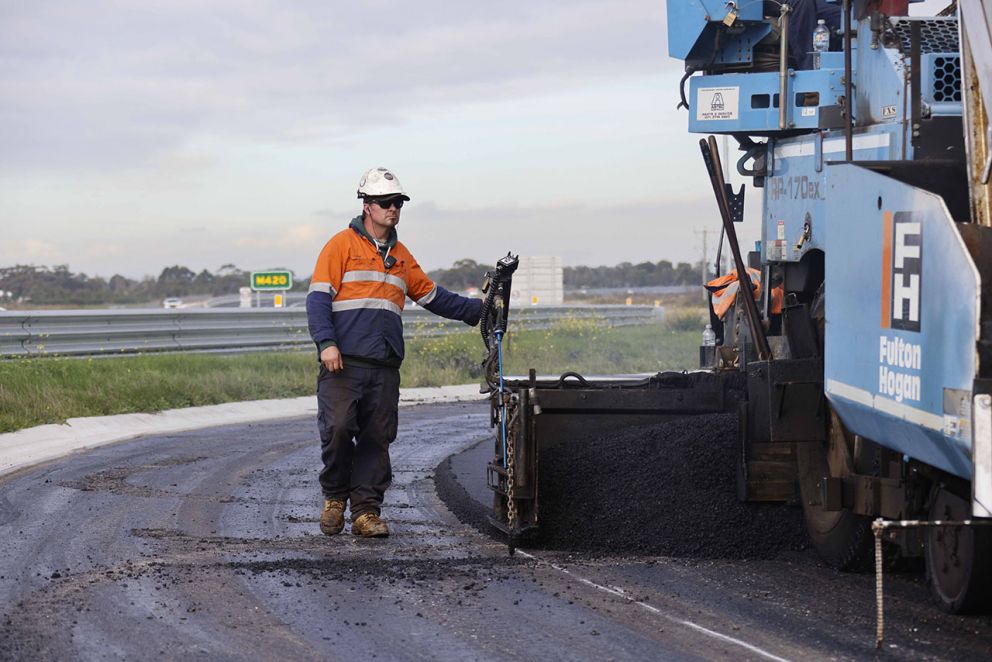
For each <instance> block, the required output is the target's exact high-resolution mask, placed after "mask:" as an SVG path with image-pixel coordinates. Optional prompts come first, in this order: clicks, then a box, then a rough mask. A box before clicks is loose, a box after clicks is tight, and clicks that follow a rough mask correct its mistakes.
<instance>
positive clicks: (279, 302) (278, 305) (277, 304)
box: [273, 294, 282, 308]
mask: <svg viewBox="0 0 992 662" xmlns="http://www.w3.org/2000/svg"><path fill="white" fill-rule="evenodd" d="M273 301H274V303H273V306H275V307H276V308H282V295H281V294H277V295H275V296H274V297H273Z"/></svg>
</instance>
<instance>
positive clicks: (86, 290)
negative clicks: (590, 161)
mask: <svg viewBox="0 0 992 662" xmlns="http://www.w3.org/2000/svg"><path fill="white" fill-rule="evenodd" d="M490 268H491V267H490V266H488V265H485V264H479V263H478V262H476V261H475V260H469V259H465V260H458V261H456V262H455V263H454V264H453V265H452V266H451V268H449V269H435V270H433V271H431V272H429V274H428V275H429V276H430V277H431V279H432V280H434V281H435V282H437V283H438V284H440V285H442V286H443V287H445V288H447V289H449V290H455V291H464V290H467V289H469V288H472V287H479V286H480V285H481V284H482V278H483V276H484V275H485V273H486V271H487V270H488V269H490ZM249 273H250V272H248V271H243V270H241V269H239V268H237V267H235V266H234V265H233V264H225V265H223V266H222V267H220V268H219V269H218V270H217V271H216V272H215V273H211V272H210V271H208V270H206V269H204V270H202V271H200V272H198V273H197V272H195V271H193V270H191V269H189V268H187V267H183V266H179V265H175V266H171V267H166V268H165V269H163V270H162V272H161V273H160V274H159V275H158V277H157V278H156V277H154V276H146V277H145V278H142V279H140V280H135V279H131V278H127V277H125V276H121V275H120V274H116V275H114V276H111V277H110V278H104V277H102V276H88V275H87V274H84V273H74V272H72V271H70V270H69V267H68V265H64V264H62V265H58V266H54V267H39V266H34V265H15V266H13V267H0V293H3V294H6V293H7V292H10V295H9V296H8V297H7V299H6V300H8V301H15V302H16V301H21V302H30V303H32V304H36V305H102V304H136V303H148V302H153V301H156V300H161V299H164V298H166V297H189V296H223V295H227V294H237V293H238V289H239V288H242V287H246V286H247V285H248V280H249ZM309 280H310V278H309V276H307V277H306V278H303V279H297V280H296V281H295V282H294V286H293V289H294V290H297V291H299V290H306V288H307V284H308V283H309ZM564 280H565V289H569V290H574V289H582V288H600V287H649V286H658V285H694V284H696V283H699V281H700V272H699V267H698V266H694V265H691V264H688V263H686V262H680V263H678V264H676V265H673V264H672V263H671V262H669V261H668V260H661V261H660V262H641V263H640V264H631V263H629V262H623V263H621V264H618V265H617V266H615V267H605V266H602V267H581V266H580V267H565V269H564ZM3 300H4V299H2V298H0V301H3Z"/></svg>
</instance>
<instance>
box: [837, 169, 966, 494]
mask: <svg viewBox="0 0 992 662" xmlns="http://www.w3.org/2000/svg"><path fill="white" fill-rule="evenodd" d="M828 171H829V183H828V188H827V190H826V196H825V197H826V201H825V205H824V206H825V210H826V217H827V218H828V219H829V223H827V224H825V228H824V233H825V235H826V237H825V240H824V242H823V243H824V244H825V254H826V282H827V283H828V286H829V290H828V294H827V297H826V346H825V353H826V361H825V365H824V372H825V374H824V378H825V384H824V386H825V391H826V394H827V397H828V398H829V399H830V403H831V405H832V406H833V408H834V409H835V410H836V411H837V413H838V415H839V416H840V418H841V420H843V421H844V423H845V424H846V425H847V426H848V428H849V429H850V430H852V431H854V432H856V433H857V434H861V435H862V436H864V437H866V438H868V439H875V440H878V441H880V442H881V443H884V444H885V445H887V446H890V447H892V448H895V449H896V450H899V451H902V452H903V453H905V454H906V455H908V456H909V457H912V458H914V459H917V460H920V461H923V462H926V463H927V464H930V465H932V466H935V467H938V468H940V469H943V470H945V471H948V472H950V473H952V474H956V475H958V476H962V477H970V476H971V471H972V467H971V390H972V384H973V382H974V379H975V374H976V371H977V369H978V366H977V358H976V352H975V351H974V347H975V339H976V337H977V334H978V332H979V331H978V320H979V297H980V292H981V282H980V280H979V276H978V271H977V270H976V268H975V265H974V263H973V262H972V258H971V255H970V254H969V253H968V250H967V249H966V248H965V245H964V242H963V241H962V238H961V234H960V233H959V232H958V230H957V229H956V228H955V227H954V221H953V220H952V219H951V217H950V215H949V213H948V211H947V207H946V206H945V205H944V201H943V199H942V198H940V196H937V195H934V194H933V193H929V192H927V191H923V190H921V189H918V188H915V187H912V186H908V185H906V184H903V183H902V182H899V181H896V180H894V179H892V178H890V177H886V176H883V175H880V174H877V173H874V172H871V171H869V170H865V169H864V168H861V167H858V166H856V165H849V164H838V165H833V166H830V167H829V168H828ZM879 200H881V205H879ZM897 304H902V305H901V307H900V306H899V305H897ZM833 320H838V322H836V323H835V322H833ZM840 320H842V321H840Z"/></svg>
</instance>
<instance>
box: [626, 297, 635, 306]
mask: <svg viewBox="0 0 992 662" xmlns="http://www.w3.org/2000/svg"><path fill="white" fill-rule="evenodd" d="M632 303H634V298H633V297H627V305H628V306H629V305H631V304H632Z"/></svg>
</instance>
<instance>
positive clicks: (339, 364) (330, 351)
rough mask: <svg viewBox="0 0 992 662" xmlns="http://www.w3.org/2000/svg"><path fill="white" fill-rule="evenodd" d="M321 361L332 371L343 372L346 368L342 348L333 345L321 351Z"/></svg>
mask: <svg viewBox="0 0 992 662" xmlns="http://www.w3.org/2000/svg"><path fill="white" fill-rule="evenodd" d="M320 362H321V363H323V364H324V367H325V368H327V369H328V370H329V371H331V372H341V371H342V370H344V361H342V360H341V350H339V349H338V348H337V347H336V346H334V345H331V346H330V347H327V348H325V349H324V351H323V352H321V353H320Z"/></svg>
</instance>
